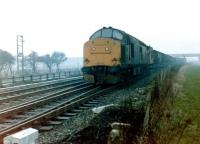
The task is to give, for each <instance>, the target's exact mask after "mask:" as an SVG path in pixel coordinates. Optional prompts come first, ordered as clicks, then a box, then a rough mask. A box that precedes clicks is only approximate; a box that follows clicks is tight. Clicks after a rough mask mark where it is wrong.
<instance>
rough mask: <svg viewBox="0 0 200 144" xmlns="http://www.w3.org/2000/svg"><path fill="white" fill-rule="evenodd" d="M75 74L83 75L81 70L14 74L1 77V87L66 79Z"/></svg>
mask: <svg viewBox="0 0 200 144" xmlns="http://www.w3.org/2000/svg"><path fill="white" fill-rule="evenodd" d="M75 76H81V70H74V71H64V72H57V73H47V74H38V75H23V76H12V77H9V78H4V79H2V78H0V88H3V87H8V86H16V85H20V84H28V83H36V82H42V81H50V80H57V79H65V78H69V77H75Z"/></svg>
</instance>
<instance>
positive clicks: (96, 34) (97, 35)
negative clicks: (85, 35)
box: [91, 31, 101, 39]
mask: <svg viewBox="0 0 200 144" xmlns="http://www.w3.org/2000/svg"><path fill="white" fill-rule="evenodd" d="M99 37H101V31H97V32H96V33H94V34H93V35H92V36H91V39H95V38H99Z"/></svg>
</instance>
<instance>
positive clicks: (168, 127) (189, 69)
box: [148, 65, 200, 144]
mask: <svg viewBox="0 0 200 144" xmlns="http://www.w3.org/2000/svg"><path fill="white" fill-rule="evenodd" d="M199 85H200V66H199V65H187V66H184V67H182V68H181V70H180V71H179V72H178V74H176V73H172V74H170V75H169V77H167V78H166V79H165V80H164V82H162V83H160V85H159V86H158V89H159V90H158V92H159V93H158V94H157V95H158V97H159V98H158V99H157V100H156V102H155V103H153V104H152V109H151V112H152V113H151V118H150V119H151V121H150V129H149V134H148V137H149V141H150V142H151V143H158V144H190V143H193V144H198V143H199V142H200V114H199V112H200V105H199V102H200V95H199V94H200V89H199ZM154 95H155V93H154Z"/></svg>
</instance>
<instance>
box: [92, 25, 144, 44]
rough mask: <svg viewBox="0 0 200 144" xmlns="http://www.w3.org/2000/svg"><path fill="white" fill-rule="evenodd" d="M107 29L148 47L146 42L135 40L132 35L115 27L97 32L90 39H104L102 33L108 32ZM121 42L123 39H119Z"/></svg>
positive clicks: (104, 28)
mask: <svg viewBox="0 0 200 144" xmlns="http://www.w3.org/2000/svg"><path fill="white" fill-rule="evenodd" d="M106 29H107V30H108V29H110V30H114V31H117V32H119V34H121V35H122V36H123V37H129V38H130V39H135V40H137V41H138V42H139V43H140V44H141V45H144V46H146V44H145V43H144V42H142V41H140V40H139V39H137V38H135V37H134V36H132V35H130V34H128V33H126V32H124V31H122V30H119V29H116V28H113V27H103V28H101V29H99V30H97V31H96V32H95V33H93V34H92V35H91V37H90V39H95V38H97V37H102V36H101V31H102V30H106ZM116 39H117V38H116ZM119 40H122V39H119Z"/></svg>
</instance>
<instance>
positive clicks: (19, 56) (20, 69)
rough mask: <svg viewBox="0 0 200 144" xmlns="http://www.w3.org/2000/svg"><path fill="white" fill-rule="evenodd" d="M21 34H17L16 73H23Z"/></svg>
mask: <svg viewBox="0 0 200 144" xmlns="http://www.w3.org/2000/svg"><path fill="white" fill-rule="evenodd" d="M23 43H24V40H23V35H17V73H18V74H20V73H21V74H22V75H23V74H24V47H23Z"/></svg>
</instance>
